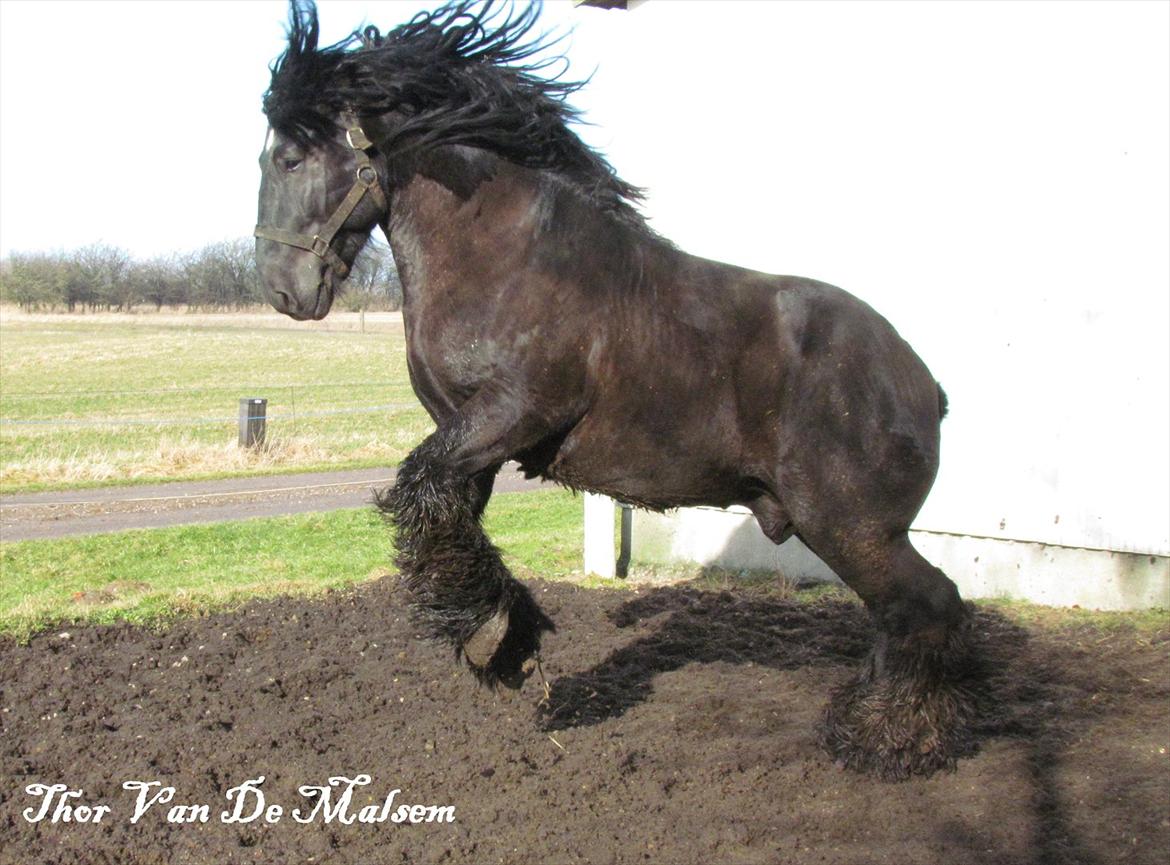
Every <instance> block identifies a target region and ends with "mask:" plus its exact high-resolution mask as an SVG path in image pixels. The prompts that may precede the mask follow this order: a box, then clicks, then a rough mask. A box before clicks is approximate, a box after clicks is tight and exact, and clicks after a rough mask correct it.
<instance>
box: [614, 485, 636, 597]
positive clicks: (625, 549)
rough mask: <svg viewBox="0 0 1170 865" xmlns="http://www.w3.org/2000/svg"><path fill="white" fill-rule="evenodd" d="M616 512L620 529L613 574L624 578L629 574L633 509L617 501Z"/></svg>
mask: <svg viewBox="0 0 1170 865" xmlns="http://www.w3.org/2000/svg"><path fill="white" fill-rule="evenodd" d="M618 514H619V515H620V517H621V524H620V525H621V530H620V535H619V537H620V538H621V542H620V543H619V544H618V555H617V562H616V563H615V565H614V576H616V577H619V578H622V579H624V578H626V577H628V576H629V575H630V553H631V552H632V550H631V547H632V546H633V544H632V543H631V541H632V540H633V537H632V535H633V528H634V509H633V508H631V507H630V506H629V505H626V504H622V503H620V502H619V503H618Z"/></svg>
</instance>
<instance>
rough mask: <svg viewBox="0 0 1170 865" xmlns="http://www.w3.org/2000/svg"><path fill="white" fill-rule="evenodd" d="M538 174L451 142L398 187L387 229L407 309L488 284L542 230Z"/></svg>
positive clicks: (394, 194) (392, 202)
mask: <svg viewBox="0 0 1170 865" xmlns="http://www.w3.org/2000/svg"><path fill="white" fill-rule="evenodd" d="M538 180H539V178H538V177H536V175H535V174H534V173H533V172H527V171H525V170H524V169H518V168H516V167H515V166H512V165H509V164H508V163H506V162H504V161H503V160H499V159H496V158H495V157H492V156H490V155H488V154H483V153H480V152H478V151H472V150H470V149H468V148H444V149H443V150H442V151H441V152H440V153H438V154H436V155H435V156H434V157H432V158H431V159H429V160H427V161H426V162H424V163H423V164H422V165H421V166H420V168H419V169H418V170H417V171H415V172H414V173H413V174H412V175H411V177H410V178H409V179H407V180H406V181H405V182H403V183H401V184H400V185H398V187H397V188H396V189H395V190H394V192H393V196H392V200H391V207H390V217H389V222H388V225H387V226H386V235H387V238H388V239H389V241H390V246H391V249H392V251H393V253H394V260H395V261H396V262H397V264H398V270H399V276H400V277H401V279H402V288H403V295H404V305H405V307H406V308H407V312H409V311H410V309H411V308H412V307H417V306H418V305H419V304H420V303H421V302H423V301H424V299H426V298H428V297H431V296H433V295H435V294H441V293H443V292H445V291H447V290H449V289H451V288H452V287H453V286H456V285H466V284H468V283H469V282H470V283H473V284H481V285H482V284H486V283H488V282H490V281H491V279H492V277H493V274H494V272H495V271H496V269H497V268H496V266H495V263H497V262H498V261H500V260H501V259H502V258H508V257H514V255H515V254H516V252H515V251H516V250H517V249H519V248H520V247H521V246H523V245H524V244H525V243H527V242H528V240H529V239H530V238H531V237H532V236H533V234H534V232H535V231H536V230H537V229H538V223H539V218H540V214H539V213H538V206H537V205H538V201H539V198H540V190H539V188H538Z"/></svg>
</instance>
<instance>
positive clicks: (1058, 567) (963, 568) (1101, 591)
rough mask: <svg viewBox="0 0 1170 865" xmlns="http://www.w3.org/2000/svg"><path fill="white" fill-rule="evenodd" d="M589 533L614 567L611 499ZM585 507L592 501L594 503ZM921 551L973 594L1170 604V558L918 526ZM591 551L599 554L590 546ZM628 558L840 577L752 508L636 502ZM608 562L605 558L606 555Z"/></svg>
mask: <svg viewBox="0 0 1170 865" xmlns="http://www.w3.org/2000/svg"><path fill="white" fill-rule="evenodd" d="M587 498H589V499H594V500H600V501H595V502H594V504H593V505H592V507H594V508H596V509H601V510H602V513H601V514H600V515H598V514H597V513H596V512H595V515H594V517H593V519H592V520H591V521H590V526H591V529H590V530H589V531H587V532H586V538H585V543H586V550H587V552H586V557H587V559H588V561H589V565H587V570H589V571H590V572H593V573H599V574H601V575H603V576H612V575H613V564H612V563H613V561H614V558H615V556H616V549H617V544H616V543H615V538H614V532H613V526H614V524H615V523H614V519H613V513H614V512H613V510H609V511H608V516H607V515H606V513H605V512H604V509H605V508H606V507H607V506H608V507H609V508H612V507H613V505H612V503H610V502H609V500H608V499H604V498H603V497H599V496H589V497H587ZM587 507H590V505H588V504H587ZM911 539H912V541H913V542H914V545H915V546H916V547H917V548H918V550H919V551H920V552H921V553H922V554H923V556H925V557H926V558H927V560H929V561H930V562H931V563H932V564H934V565H935V566H937V567H939V568H941V569H942V570H943V571H944V572H946V574H947V575H948V576H949V577H950V578H951V579H952V580H954V581H955V583H956V584H957V585H958V587H959V591H960V592H961V593H962V594H963V596H964V597H966V598H1015V599H1019V600H1026V601H1032V602H1034V603H1039V604H1048V605H1051V606H1074V605H1075V606H1080V607H1084V608H1086V609H1099V610H1138V609H1149V608H1156V607H1162V608H1170V557H1168V556H1157V555H1146V554H1137V553H1123V552H1111V551H1107V550H1091V549H1082V548H1074V547H1062V546H1055V545H1051V544H1041V543H1030V542H1021V541H1010V540H1002V539H998V538H978V537H971V536H966V535H954V534H946V533H941V532H928V531H913V532H911ZM591 549H592V550H593V552H592V555H591V554H590V552H589V550H591ZM629 555H630V561H631V563H632V564H633V565H635V566H636V565H638V564H695V565H698V566H713V567H720V568H728V569H733V570H769V571H775V572H777V573H778V574H782V575H783V576H785V577H786V578H788V579H792V580H796V581H808V580H837V576H836V575H835V574H834V573H833V572H832V570H830V569H829V567H828V566H827V565H825V563H824V562H822V561H821V560H820V559H819V558H817V556H816V555H814V554H813V553H812V552H811V551H810V550H809V549H808V548H807V547H806V546H804V544H802V543H801V542H800V541H799V539H797V538H791V539H790V540H788V541H787V542H785V543H784V544H782V545H780V546H776V545H775V544H773V543H772V542H771V541H769V540H768V539H767V538H766V537H764V534H763V532H761V531H760V529H759V526H758V525H757V524H756V521H755V519H754V518H753V517H752V515H751V513H750V512H749V511H747V510H746V509H745V508H731V509H728V510H720V509H717V508H682V509H680V510H677V511H670V512H668V513H665V514H656V513H651V512H648V511H641V510H634V511H633V514H632V526H631V531H630V549H629ZM599 562H600V563H601V564H600V565H599V564H598V563H599Z"/></svg>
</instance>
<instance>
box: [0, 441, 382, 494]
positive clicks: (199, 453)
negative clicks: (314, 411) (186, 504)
mask: <svg viewBox="0 0 1170 865" xmlns="http://www.w3.org/2000/svg"><path fill="white" fill-rule="evenodd" d="M327 444H328V443H327V442H322V441H321V440H320V439H316V438H311V437H299V436H293V437H291V438H286V439H279V440H276V441H272V442H269V443H267V444H266V445H265V446H264V447H262V448H255V449H251V450H248V449H244V448H241V447H239V446H238V445H237V444H236V440H235V439H234V438H233V439H229V440H225V441H222V442H218V443H213V444H207V443H204V442H198V441H195V440H193V439H191V438H190V437H188V436H179V437H170V436H165V435H164V436H163V437H161V438H160V439H159V441H158V446H157V448H156V449H155V450H154V452H153V453H149V452H147V453H143V452H142V451H138V450H122V451H118V450H114V451H103V452H98V453H95V452H90V451H86V452H81V451H78V452H74V453H71V454H67V455H64V456H34V457H30V458H28V459H24V460H19V461H15V462H12V463H6V464H5V465H3V466H2V467H0V488H3V489H4V490H6V491H7V490H10V489H18V488H21V487H25V486H30V485H34V484H35V485H37V486H45V487H69V486H92V485H95V484H104V483H111V482H119V483H123V482H126V481H137V480H155V479H158V478H164V477H173V478H193V477H210V476H221V475H247V474H262V473H265V472H271V473H279V472H282V471H290V470H299V469H302V468H304V467H307V466H312V467H315V468H320V467H327V466H332V465H342V464H344V465H346V466H350V465H352V464H353V463H354V462H355V461H360V462H366V461H370V462H383V463H385V464H387V465H389V464H391V463H394V462H396V461H397V460H398V459H400V458H401V454H402V448H401V447H400V446H396V444H395V443H393V442H378V441H370V442H368V443H366V444H365V445H363V446H360V447H357V448H353V449H351V450H349V451H347V452H346V453H345V455H344V458H343V457H342V455H340V454H338V453H337V452H336V451H335V450H333V449H331V448H330V447H328V446H326V445H327Z"/></svg>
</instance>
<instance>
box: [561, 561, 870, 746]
mask: <svg viewBox="0 0 1170 865" xmlns="http://www.w3.org/2000/svg"><path fill="white" fill-rule="evenodd" d="M703 576H709V575H706V574H704V575H703ZM700 579H702V577H701V578H700ZM607 618H608V619H609V620H610V622H611V623H612V624H614V625H615V626H616V627H618V628H620V629H624V628H631V627H634V626H638V625H642V626H645V625H646V624H647V623H648V622H649V620H653V619H658V618H661V621H660V622H659V623H657V626H656V627H654V629H653V630H652V631H651V632H649V633H646V634H644V635H642V636H640V637H638V638H637V639H635V640H633V641H632V642H629V643H627V644H626V645H623V646H621V647H620V648H618V649H616V650H615V651H613V652H612V653H611V654H610V655H609V656H608V657H607V658H605V659H604V660H603V661H601V662H600V663H598V664H596V665H595V666H593V667H592V668H590V669H588V670H584V671H582V672H579V673H574V674H570V675H564V676H560V677H559V678H557V679H556V680H555V681H553V682H552V684H551V686H550V688H549V692H548V698H547V699H546V700H544V701H542V703H541V706H540V715H541V718H540V723H541V726H542V727H543V728H544V729H545V730H546V731H548V732H553V731H556V730H565V729H570V728H574V727H588V726H593V725H595V724H600V723H602V722H604V721H607V720H610V719H613V718H619V717H621V716H622V715H624V714H625V713H626V712H628V711H629V710H630V709H632V708H633V707H635V706H637V705H639V704H640V703H642V702H644V701H646V700H647V699H649V698H650V696H651V694H652V693H653V691H654V681H655V679H656V678H657V677H658V676H659V675H661V674H663V673H668V672H671V671H673V670H678V669H681V668H682V667H684V666H686V665H688V664H694V663H699V664H709V663H714V662H720V661H721V662H725V663H730V664H747V663H752V664H758V665H761V666H767V667H771V668H773V669H777V670H791V669H797V668H800V667H809V666H834V665H836V666H840V665H847V666H853V665H854V664H856V662H858V661H859V660H860V659H861V658H863V657H864V656H865V654H866V652H868V650H869V647H870V646H871V645H872V642H873V628H872V626H871V624H870V622H869V617H868V615H867V614H866V612H865V610H864V609H863V608H862V607H861V606H860V605H859V604H857V603H856V602H853V601H851V600H848V599H846V598H843V597H833V596H822V597H817V598H816V599H815V600H812V601H807V600H796V599H793V598H785V597H783V596H780V597H777V596H767V595H763V594H757V595H755V596H752V595H750V594H749V595H747V596H745V595H744V594H743V593H736V594H733V593H732V592H729V591H725V590H724V591H720V590H714V591H713V590H710V589H703V588H698V587H695V586H692V585H686V584H684V585H679V586H672V587H665V588H660V589H655V590H653V591H651V592H649V593H647V594H644V595H640V596H639V597H636V598H633V599H631V600H629V601H626V602H625V603H623V604H621V605H620V606H618V607H617V608H616V609H614V610H612V611H610V612H609V613H607Z"/></svg>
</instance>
